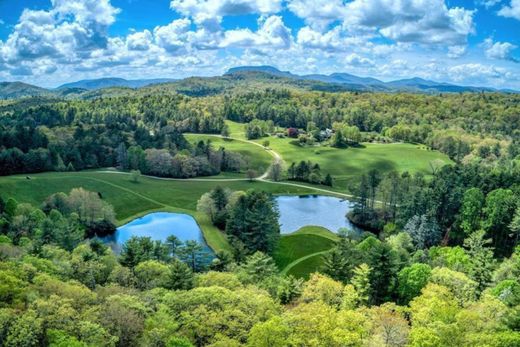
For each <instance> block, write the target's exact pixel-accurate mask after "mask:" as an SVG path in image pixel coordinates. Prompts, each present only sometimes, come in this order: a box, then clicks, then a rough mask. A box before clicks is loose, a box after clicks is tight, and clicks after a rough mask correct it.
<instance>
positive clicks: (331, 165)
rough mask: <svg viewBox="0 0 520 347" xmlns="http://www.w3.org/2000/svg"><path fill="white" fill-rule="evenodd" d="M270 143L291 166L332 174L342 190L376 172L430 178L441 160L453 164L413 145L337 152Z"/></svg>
mask: <svg viewBox="0 0 520 347" xmlns="http://www.w3.org/2000/svg"><path fill="white" fill-rule="evenodd" d="M260 141H262V140H260ZM269 142H270V145H269V146H270V147H271V148H272V149H273V150H274V151H276V152H278V153H279V154H280V155H281V156H282V158H283V159H284V160H285V162H286V164H287V165H290V163H291V162H296V163H298V162H300V161H301V160H310V161H311V162H313V163H318V164H319V165H320V167H321V170H322V172H323V173H330V174H331V175H332V176H333V177H334V178H335V179H336V182H335V183H336V184H337V185H341V186H342V187H344V186H345V182H346V181H348V180H351V179H353V178H354V179H356V178H358V177H360V176H361V175H362V174H365V173H367V172H368V171H370V170H372V169H376V170H378V171H381V172H388V171H393V170H397V171H400V172H403V171H408V172H410V173H414V172H422V173H424V174H425V175H429V174H430V173H431V171H430V162H431V161H433V160H436V159H440V160H442V161H444V162H445V163H451V160H450V159H449V158H448V157H447V156H446V155H444V154H442V153H440V152H438V151H430V150H427V149H425V148H424V146H420V145H414V144H409V143H391V144H375V143H364V144H362V145H361V146H360V147H349V148H334V147H329V146H313V147H302V146H300V145H298V144H296V143H295V141H294V139H288V138H275V137H270V138H269Z"/></svg>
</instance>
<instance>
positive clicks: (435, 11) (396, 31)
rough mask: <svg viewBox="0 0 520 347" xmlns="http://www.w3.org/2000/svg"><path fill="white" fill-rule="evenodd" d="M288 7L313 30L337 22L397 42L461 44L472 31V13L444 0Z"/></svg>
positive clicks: (315, 2) (337, 1)
mask: <svg viewBox="0 0 520 347" xmlns="http://www.w3.org/2000/svg"><path fill="white" fill-rule="evenodd" d="M513 1H520V0H513ZM288 8H289V10H291V11H292V12H293V13H295V14H296V15H297V16H298V17H300V18H302V19H303V20H304V21H305V22H306V23H308V24H309V25H310V26H311V27H312V28H313V29H315V30H319V31H323V30H324V28H326V27H327V26H328V25H329V24H331V23H333V22H335V21H341V22H343V23H344V26H345V27H346V28H347V29H348V30H349V31H351V32H356V31H367V30H369V31H370V30H372V31H378V32H379V33H380V34H382V35H383V36H385V37H387V38H390V39H392V40H394V41H397V42H412V43H421V44H444V45H462V44H464V43H465V42H466V40H467V36H468V35H469V34H471V33H473V32H474V23H473V13H474V12H473V11H470V10H466V9H464V8H460V7H453V8H448V6H447V5H446V3H445V2H444V0H402V1H394V0H354V1H351V2H347V3H345V2H343V1H341V0H331V1H327V0H290V1H289V3H288Z"/></svg>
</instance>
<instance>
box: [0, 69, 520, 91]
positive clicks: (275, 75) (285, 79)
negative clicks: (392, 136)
mask: <svg viewBox="0 0 520 347" xmlns="http://www.w3.org/2000/svg"><path fill="white" fill-rule="evenodd" d="M248 79H249V80H251V81H255V80H260V81H261V80H265V79H267V80H268V83H277V82H276V81H277V80H278V81H280V83H283V84H287V85H292V86H295V87H296V88H304V89H307V90H317V91H331V92H341V91H361V92H390V93H392V92H410V93H460V92H504V93H519V91H517V90H512V89H501V90H499V89H495V88H490V87H475V86H462V85H456V84H450V83H446V82H436V81H431V80H426V79H423V78H419V77H412V78H405V79H400V80H395V81H389V82H384V81H381V80H379V79H376V78H372V77H360V76H356V75H353V74H349V73H344V72H335V73H331V74H329V75H325V74H307V75H297V74H294V73H292V72H290V71H280V70H279V69H277V68H276V67H273V66H269V65H259V66H238V67H233V68H231V69H229V70H228V71H227V72H226V73H224V74H223V75H222V76H214V77H189V78H184V79H170V78H157V79H136V80H127V79H124V78H119V77H107V78H99V79H85V80H80V81H76V82H71V83H65V84H63V85H61V86H59V87H57V88H52V89H51V88H49V89H47V88H42V87H38V86H35V85H31V84H27V83H23V82H0V99H14V98H20V97H37V96H43V97H49V96H50V97H61V98H63V97H67V98H70V97H82V96H83V95H89V96H91V95H96V94H99V95H103V92H102V91H103V90H109V89H114V90H117V89H121V90H122V91H124V88H131V89H134V90H137V89H141V88H148V87H152V86H154V85H159V84H164V85H165V86H171V87H173V89H175V90H177V91H180V92H181V93H182V89H183V88H185V86H186V85H189V84H190V83H194V82H193V81H196V83H197V84H198V85H199V86H204V85H206V86H208V85H211V83H213V82H212V81H219V80H220V81H221V82H222V81H223V83H231V84H230V85H231V86H233V83H235V82H232V81H236V80H245V81H246V82H247V80H248ZM230 81H231V82H230ZM208 88H209V90H210V92H211V87H208ZM216 92H218V89H217V91H216ZM92 93H95V94H92ZM201 95H202V94H201Z"/></svg>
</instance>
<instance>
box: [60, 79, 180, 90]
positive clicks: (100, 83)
mask: <svg viewBox="0 0 520 347" xmlns="http://www.w3.org/2000/svg"><path fill="white" fill-rule="evenodd" d="M174 81H175V79H171V78H157V79H145V80H125V79H124V78H99V79H94V80H81V81H77V82H72V83H66V84H63V85H61V86H59V87H58V88H57V89H65V88H80V89H86V90H97V89H103V88H113V87H126V88H142V87H146V86H149V85H151V84H159V83H168V82H174Z"/></svg>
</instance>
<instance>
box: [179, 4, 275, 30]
mask: <svg viewBox="0 0 520 347" xmlns="http://www.w3.org/2000/svg"><path fill="white" fill-rule="evenodd" d="M170 7H171V8H172V9H173V10H175V11H177V12H179V13H181V14H182V15H184V16H186V17H191V18H193V20H194V21H195V22H196V23H197V24H200V25H202V26H204V27H205V28H206V29H207V30H212V31H215V30H218V29H219V23H220V21H221V20H222V17H224V16H238V15H245V14H251V13H255V14H257V13H259V14H271V13H276V12H279V11H280V10H281V8H282V0H172V1H171V3H170Z"/></svg>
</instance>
